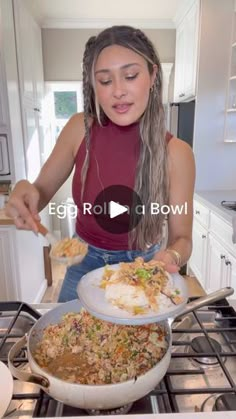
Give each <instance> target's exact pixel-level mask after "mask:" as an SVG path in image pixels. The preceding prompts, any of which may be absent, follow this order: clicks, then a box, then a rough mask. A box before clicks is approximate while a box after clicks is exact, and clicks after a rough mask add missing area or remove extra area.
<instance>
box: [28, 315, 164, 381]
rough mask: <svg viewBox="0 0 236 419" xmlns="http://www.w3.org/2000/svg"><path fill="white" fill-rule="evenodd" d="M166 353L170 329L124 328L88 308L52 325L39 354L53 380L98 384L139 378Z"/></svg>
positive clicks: (42, 341)
mask: <svg viewBox="0 0 236 419" xmlns="http://www.w3.org/2000/svg"><path fill="white" fill-rule="evenodd" d="M166 349H167V342H166V339H165V329H164V327H163V326H161V325H158V324H157V323H152V324H148V325H143V326H123V325H118V324H113V323H108V322H105V321H102V320H99V319H97V318H95V317H93V316H91V315H90V314H89V313H88V312H86V311H85V310H84V309H82V310H81V312H80V313H67V314H65V315H64V316H63V317H62V319H61V321H60V323H58V324H54V325H49V326H47V327H46V328H45V329H44V331H43V336H42V339H41V341H40V342H39V343H38V344H37V347H36V350H35V352H34V354H33V355H34V358H35V360H36V362H37V363H38V364H39V366H40V367H41V368H43V369H44V370H46V371H47V372H48V373H50V374H52V375H53V376H56V377H58V378H60V379H62V380H65V381H69V382H71V383H80V384H90V385H91V384H93V385H97V384H112V383H120V382H124V381H127V380H130V379H135V378H137V377H138V376H140V375H142V374H144V373H146V372H147V371H148V370H149V369H151V368H152V367H154V366H155V365H156V364H157V363H158V362H159V361H160V360H161V359H162V357H163V356H164V354H165V352H166Z"/></svg>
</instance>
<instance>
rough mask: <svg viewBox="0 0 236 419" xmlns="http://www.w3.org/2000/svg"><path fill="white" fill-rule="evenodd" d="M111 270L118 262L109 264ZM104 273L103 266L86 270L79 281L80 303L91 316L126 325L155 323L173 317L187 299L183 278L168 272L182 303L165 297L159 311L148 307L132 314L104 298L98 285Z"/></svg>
mask: <svg viewBox="0 0 236 419" xmlns="http://www.w3.org/2000/svg"><path fill="white" fill-rule="evenodd" d="M110 268H111V269H112V270H117V269H118V268H119V264H116V265H110ZM103 273H104V267H102V268H98V269H95V270H94V271H91V272H88V273H87V274H86V275H84V276H83V277H82V278H81V280H80V281H79V284H78V287H77V293H78V296H79V299H80V302H81V304H82V305H83V306H84V308H85V309H86V310H87V311H88V312H89V313H91V314H92V315H93V316H95V317H98V318H99V319H101V320H105V321H109V322H112V323H118V324H126V325H141V324H147V323H155V322H159V321H161V320H165V319H167V318H174V317H175V316H177V315H178V314H179V313H181V311H182V310H183V309H184V307H185V305H186V303H187V300H188V291H187V286H186V283H185V279H184V278H183V277H182V276H181V275H180V274H179V273H174V274H169V277H170V281H171V282H172V287H173V289H178V290H179V291H180V296H181V297H183V299H184V300H183V303H181V304H179V305H175V304H174V303H172V302H171V300H170V299H169V298H168V297H166V301H167V300H168V301H167V305H166V306H165V307H164V308H163V307H162V310H161V311H158V312H156V311H153V310H151V309H150V311H148V312H147V313H145V314H137V315H134V314H132V313H129V312H128V311H126V310H122V309H120V308H118V307H115V306H114V305H113V304H111V303H110V302H109V301H108V300H107V299H106V298H105V290H104V288H101V287H100V283H101V279H102V276H103Z"/></svg>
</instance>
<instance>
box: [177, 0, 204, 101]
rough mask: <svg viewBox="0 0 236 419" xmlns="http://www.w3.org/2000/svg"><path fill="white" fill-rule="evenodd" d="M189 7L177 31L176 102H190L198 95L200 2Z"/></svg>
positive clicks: (191, 3) (197, 1)
mask: <svg viewBox="0 0 236 419" xmlns="http://www.w3.org/2000/svg"><path fill="white" fill-rule="evenodd" d="M189 5H190V8H189V9H187V11H185V14H184V16H183V17H182V19H181V20H180V22H179V23H178V25H177V29H176V55H175V83H174V101H175V102H181V101H187V100H190V99H191V98H193V97H194V96H195V93H196V74H197V53H198V28H199V0H195V1H193V2H190V3H189Z"/></svg>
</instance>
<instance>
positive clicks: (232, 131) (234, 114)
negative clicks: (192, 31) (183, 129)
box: [224, 11, 236, 143]
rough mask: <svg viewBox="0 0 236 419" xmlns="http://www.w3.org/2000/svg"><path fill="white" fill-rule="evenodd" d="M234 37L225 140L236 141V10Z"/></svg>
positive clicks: (235, 13) (233, 21)
mask: <svg viewBox="0 0 236 419" xmlns="http://www.w3.org/2000/svg"><path fill="white" fill-rule="evenodd" d="M232 26H233V30H232V33H233V37H232V44H231V51H230V66H229V78H228V91H227V99H226V110H225V130H224V142H226V143H227V142H228V143H236V11H235V12H234V15H233V19H232Z"/></svg>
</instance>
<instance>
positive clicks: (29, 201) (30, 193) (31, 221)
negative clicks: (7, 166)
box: [5, 180, 40, 233]
mask: <svg viewBox="0 0 236 419" xmlns="http://www.w3.org/2000/svg"><path fill="white" fill-rule="evenodd" d="M39 199H40V194H39V191H38V189H37V188H36V187H35V186H34V185H33V184H32V183H30V182H28V181H27V180H21V181H19V182H18V183H17V184H16V186H15V188H14V190H13V192H12V193H11V195H10V198H9V200H8V203H7V205H6V209H5V212H6V214H7V215H8V216H9V217H11V218H12V219H13V220H14V223H15V225H16V227H17V228H19V229H22V230H33V231H34V232H35V233H37V232H38V228H37V223H36V222H37V221H40V216H39V214H38V204H39Z"/></svg>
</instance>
